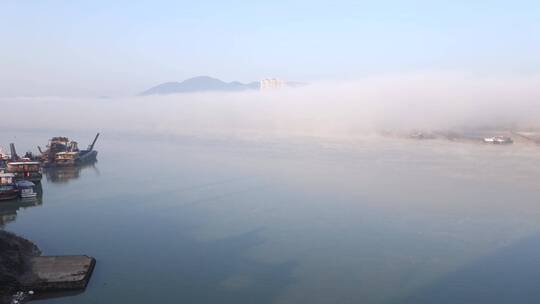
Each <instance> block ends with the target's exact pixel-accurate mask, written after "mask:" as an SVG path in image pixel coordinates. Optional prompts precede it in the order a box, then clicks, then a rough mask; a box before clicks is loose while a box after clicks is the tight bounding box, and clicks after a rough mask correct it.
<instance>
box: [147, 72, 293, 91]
mask: <svg viewBox="0 0 540 304" xmlns="http://www.w3.org/2000/svg"><path fill="white" fill-rule="evenodd" d="M285 85H286V86H290V87H298V86H301V85H303V84H302V83H299V82H290V83H289V82H288V83H285ZM259 89H260V84H259V82H258V81H254V82H250V83H241V82H239V81H232V82H225V81H222V80H219V79H217V78H213V77H209V76H198V77H193V78H189V79H186V80H184V81H182V82H165V83H162V84H159V85H157V86H155V87H153V88H150V89H148V90H146V91H144V92H142V93H141V94H139V95H141V96H146V95H169V94H177V93H193V92H215V91H221V92H238V91H246V90H259Z"/></svg>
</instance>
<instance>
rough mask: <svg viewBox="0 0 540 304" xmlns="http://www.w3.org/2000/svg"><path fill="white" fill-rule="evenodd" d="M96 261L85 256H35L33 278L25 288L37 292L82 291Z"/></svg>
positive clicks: (33, 259)
mask: <svg viewBox="0 0 540 304" xmlns="http://www.w3.org/2000/svg"><path fill="white" fill-rule="evenodd" d="M95 264H96V260H95V259H94V258H92V257H89V256H85V255H70V256H37V257H34V258H32V273H33V278H32V280H31V281H30V282H28V283H27V286H26V287H27V288H29V289H32V290H37V291H61V290H77V289H84V288H85V287H86V285H87V284H88V281H89V280H90V276H91V275H92V271H93V270H94V266H95Z"/></svg>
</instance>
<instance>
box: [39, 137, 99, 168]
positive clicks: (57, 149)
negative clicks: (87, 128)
mask: <svg viewBox="0 0 540 304" xmlns="http://www.w3.org/2000/svg"><path fill="white" fill-rule="evenodd" d="M98 137H99V133H97V134H96V137H95V138H94V140H93V141H92V143H91V144H90V145H89V146H88V148H87V149H86V150H79V147H78V144H77V142H76V141H69V140H68V139H67V138H66V137H56V138H53V139H52V140H51V144H49V146H48V149H47V151H45V152H42V157H43V159H44V163H43V164H44V166H45V167H71V166H79V165H83V164H87V163H92V162H95V161H96V160H97V154H98V152H97V151H96V150H94V145H95V144H96V141H97V139H98ZM53 147H54V149H53Z"/></svg>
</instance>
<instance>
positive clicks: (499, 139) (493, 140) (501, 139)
mask: <svg viewBox="0 0 540 304" xmlns="http://www.w3.org/2000/svg"><path fill="white" fill-rule="evenodd" d="M484 142H485V143H488V144H495V145H508V144H511V143H513V142H514V141H513V140H512V138H510V137H507V136H492V137H485V138H484Z"/></svg>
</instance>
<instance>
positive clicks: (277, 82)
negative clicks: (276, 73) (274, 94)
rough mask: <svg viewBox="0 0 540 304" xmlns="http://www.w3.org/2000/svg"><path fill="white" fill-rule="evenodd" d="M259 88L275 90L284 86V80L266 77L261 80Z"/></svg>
mask: <svg viewBox="0 0 540 304" xmlns="http://www.w3.org/2000/svg"><path fill="white" fill-rule="evenodd" d="M260 83H261V90H275V89H280V88H282V87H284V86H285V81H283V80H281V79H277V78H266V79H263V80H261V82H260Z"/></svg>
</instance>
